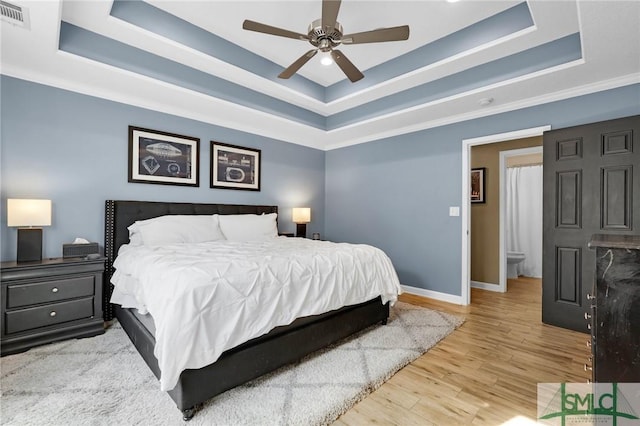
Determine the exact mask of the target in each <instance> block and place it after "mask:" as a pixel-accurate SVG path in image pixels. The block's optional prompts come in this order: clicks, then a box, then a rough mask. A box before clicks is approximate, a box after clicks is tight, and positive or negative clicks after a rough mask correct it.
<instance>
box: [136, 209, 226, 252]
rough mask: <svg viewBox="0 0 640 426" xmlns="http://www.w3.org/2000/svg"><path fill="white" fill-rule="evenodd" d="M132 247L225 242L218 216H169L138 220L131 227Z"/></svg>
mask: <svg viewBox="0 0 640 426" xmlns="http://www.w3.org/2000/svg"><path fill="white" fill-rule="evenodd" d="M128 229H129V241H130V244H132V245H161V244H173V243H202V242H206V241H218V240H224V235H223V234H222V232H221V231H220V225H219V222H218V215H217V214H214V215H167V216H160V217H155V218H153V219H147V220H138V221H136V222H135V223H134V224H133V225H131V226H129V228H128Z"/></svg>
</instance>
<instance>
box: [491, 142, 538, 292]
mask: <svg viewBox="0 0 640 426" xmlns="http://www.w3.org/2000/svg"><path fill="white" fill-rule="evenodd" d="M540 139H541V138H540ZM540 143H542V140H540ZM500 228H501V229H500V238H501V239H503V241H502V242H501V244H500V248H501V253H500V261H501V262H503V265H502V266H501V268H500V269H501V270H504V271H506V274H505V275H506V276H505V277H502V276H501V277H500V291H502V292H505V291H507V283H508V280H509V279H518V277H519V276H525V277H531V278H538V279H542V146H535V147H530V148H520V149H511V150H506V151H501V152H500Z"/></svg>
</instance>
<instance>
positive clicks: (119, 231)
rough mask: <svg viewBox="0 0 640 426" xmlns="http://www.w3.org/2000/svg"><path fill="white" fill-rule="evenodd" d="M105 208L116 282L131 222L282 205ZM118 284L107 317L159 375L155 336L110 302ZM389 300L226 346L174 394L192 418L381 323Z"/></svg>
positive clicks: (109, 270)
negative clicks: (212, 402)
mask: <svg viewBox="0 0 640 426" xmlns="http://www.w3.org/2000/svg"><path fill="white" fill-rule="evenodd" d="M105 207H106V209H105V245H104V247H105V257H106V258H107V261H106V272H105V283H110V282H111V275H112V274H113V272H114V269H113V261H114V260H115V257H116V254H117V252H118V249H119V248H120V246H121V245H122V244H126V243H128V242H129V231H128V230H127V227H128V226H129V225H131V224H133V223H134V222H135V221H136V220H144V219H150V218H153V217H157V216H163V215H168V214H215V213H217V214H262V213H265V214H266V213H277V212H278V208H277V206H252V205H229V204H194V203H167V202H150V201H116V200H107V201H106V206H105ZM112 289H113V286H112V285H111V284H110V285H108V286H106V289H105V292H104V298H103V305H104V306H103V307H104V312H105V320H107V321H108V320H111V319H113V318H114V316H115V317H117V318H118V321H119V322H120V324H121V325H122V328H123V329H124V330H125V331H126V333H127V335H128V336H129V338H130V339H131V341H132V342H133V344H134V345H135V347H136V349H137V350H138V352H139V353H140V355H141V356H142V358H143V359H144V360H145V362H146V363H147V365H148V366H149V368H150V369H151V371H153V373H154V374H155V375H156V377H158V378H159V377H160V369H159V368H158V361H157V359H156V357H155V356H154V354H153V349H154V347H155V339H154V337H153V335H152V334H151V333H150V332H149V330H147V328H146V327H145V326H144V325H143V324H142V323H141V322H140V320H139V319H138V318H137V317H136V316H135V315H134V314H133V312H132V310H130V309H123V308H121V307H119V306H117V305H112V304H110V303H109V299H110V297H111V291H112ZM388 317H389V304H388V303H387V304H384V305H383V304H382V302H381V300H380V297H377V298H376V299H373V300H370V301H368V302H364V303H361V304H359V305H353V306H347V307H344V308H342V309H338V310H335V311H331V312H327V313H324V314H321V315H315V316H311V317H304V318H298V319H297V320H295V321H294V322H293V323H291V324H290V325H288V326H283V327H277V328H275V329H273V330H272V331H270V332H269V333H267V334H265V335H264V336H261V337H258V338H256V339H253V340H250V341H248V342H246V343H243V344H242V345H240V346H237V347H235V348H233V349H229V350H227V351H226V352H224V353H223V354H222V355H221V356H220V358H219V359H218V360H217V361H216V362H215V363H213V364H210V365H208V366H205V367H202V368H200V369H193V370H192V369H190V370H184V371H183V372H182V373H181V375H180V378H179V380H178V384H177V385H176V387H175V388H174V389H172V390H171V391H169V392H168V393H169V395H170V396H171V398H172V399H173V400H174V401H175V403H176V405H177V406H178V409H179V410H181V411H182V414H183V418H184V420H190V419H191V418H192V417H193V416H194V414H195V413H196V411H197V409H198V408H199V407H200V405H201V404H202V403H203V402H205V401H206V400H208V399H210V398H212V397H214V396H216V395H218V394H220V393H222V392H224V391H226V390H229V389H231V388H233V387H235V386H238V385H240V384H243V383H246V382H248V381H250V380H253V379H255V378H257V377H260V376H261V375H263V374H265V373H268V372H270V371H273V370H275V369H277V368H279V367H282V366H284V365H286V364H289V363H292V362H295V361H297V360H299V359H301V358H302V357H304V356H305V355H308V354H310V353H312V352H314V351H316V350H318V349H320V348H323V347H325V346H328V345H330V344H332V343H335V342H337V341H339V340H341V339H343V338H345V337H347V336H349V335H351V334H353V333H355V332H358V331H360V330H363V329H365V328H367V327H369V326H371V325H374V324H376V323H382V324H386V322H387V318H388Z"/></svg>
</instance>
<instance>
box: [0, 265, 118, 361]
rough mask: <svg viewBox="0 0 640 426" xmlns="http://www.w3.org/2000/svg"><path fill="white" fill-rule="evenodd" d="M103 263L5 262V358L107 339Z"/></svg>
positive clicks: (1, 347)
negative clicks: (84, 339)
mask: <svg viewBox="0 0 640 426" xmlns="http://www.w3.org/2000/svg"><path fill="white" fill-rule="evenodd" d="M104 261H105V259H104V258H98V259H92V260H85V259H83V258H67V259H62V258H55V259H43V260H42V261H38V262H27V263H16V262H2V264H0V278H1V281H2V303H1V306H2V315H0V329H1V333H0V339H1V340H0V351H1V354H2V355H7V354H12V353H16V352H22V351H25V350H27V349H29V348H31V347H33V346H37V345H42V344H45V343H50V342H54V341H58V340H63V339H70V338H77V337H89V336H95V335H97V334H102V333H104V321H103V317H102V277H103V272H104Z"/></svg>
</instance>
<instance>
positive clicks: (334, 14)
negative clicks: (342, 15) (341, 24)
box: [322, 0, 340, 34]
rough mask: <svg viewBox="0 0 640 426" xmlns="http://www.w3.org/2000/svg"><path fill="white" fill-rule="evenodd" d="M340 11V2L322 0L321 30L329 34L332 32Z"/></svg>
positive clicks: (338, 0) (337, 0)
mask: <svg viewBox="0 0 640 426" xmlns="http://www.w3.org/2000/svg"><path fill="white" fill-rule="evenodd" d="M339 11H340V0H322V28H323V29H324V31H325V32H326V33H327V34H329V33H331V32H333V28H334V27H335V26H336V21H337V20H338V12H339Z"/></svg>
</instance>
